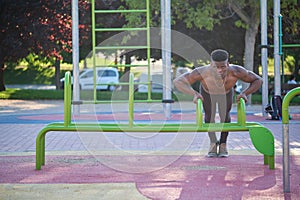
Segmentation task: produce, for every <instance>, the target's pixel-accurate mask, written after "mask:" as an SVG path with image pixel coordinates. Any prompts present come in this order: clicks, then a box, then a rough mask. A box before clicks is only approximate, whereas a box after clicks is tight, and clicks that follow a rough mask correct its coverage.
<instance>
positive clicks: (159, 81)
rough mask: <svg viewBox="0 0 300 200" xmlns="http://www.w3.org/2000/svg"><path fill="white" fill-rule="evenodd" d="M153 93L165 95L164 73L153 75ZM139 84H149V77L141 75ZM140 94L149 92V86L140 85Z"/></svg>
mask: <svg viewBox="0 0 300 200" xmlns="http://www.w3.org/2000/svg"><path fill="white" fill-rule="evenodd" d="M151 80H152V82H151V89H152V90H151V92H154V93H163V89H164V87H163V74H162V73H154V74H152V75H151ZM139 82H144V83H145V82H148V75H147V74H141V76H140V78H139ZM138 92H145V93H146V92H148V85H147V84H139V85H138Z"/></svg>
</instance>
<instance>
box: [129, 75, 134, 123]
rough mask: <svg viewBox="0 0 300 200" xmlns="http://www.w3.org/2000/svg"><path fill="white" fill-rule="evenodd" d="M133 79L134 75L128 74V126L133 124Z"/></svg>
mask: <svg viewBox="0 0 300 200" xmlns="http://www.w3.org/2000/svg"><path fill="white" fill-rule="evenodd" d="M133 80H134V75H133V73H130V74H129V99H128V100H129V112H128V114H129V127H132V126H133V120H134V113H133V112H134V108H133V106H134V104H133V101H134V84H133Z"/></svg>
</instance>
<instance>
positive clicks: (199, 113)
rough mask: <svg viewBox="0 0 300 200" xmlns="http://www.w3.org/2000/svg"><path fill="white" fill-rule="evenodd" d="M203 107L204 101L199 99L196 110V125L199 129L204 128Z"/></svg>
mask: <svg viewBox="0 0 300 200" xmlns="http://www.w3.org/2000/svg"><path fill="white" fill-rule="evenodd" d="M202 111H203V105H202V101H201V99H198V102H197V108H196V115H197V116H196V119H197V121H196V123H197V126H198V127H202V126H203V112H202Z"/></svg>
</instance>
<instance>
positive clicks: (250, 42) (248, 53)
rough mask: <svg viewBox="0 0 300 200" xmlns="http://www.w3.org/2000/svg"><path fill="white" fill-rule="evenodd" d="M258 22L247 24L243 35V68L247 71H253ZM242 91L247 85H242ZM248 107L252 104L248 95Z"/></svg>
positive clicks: (250, 96)
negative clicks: (247, 26)
mask: <svg viewBox="0 0 300 200" xmlns="http://www.w3.org/2000/svg"><path fill="white" fill-rule="evenodd" d="M258 27H259V22H255V20H253V22H252V23H251V24H249V28H248V29H247V30H246V34H245V52H244V67H245V68H246V69H247V70H249V71H253V67H254V66H253V65H254V52H255V39H256V35H257V32H258ZM242 85H243V89H245V88H247V87H248V85H249V84H248V83H244V82H243V83H242ZM247 98H248V102H247V104H248V105H251V104H252V101H251V98H252V95H251V94H250V95H248V97H247Z"/></svg>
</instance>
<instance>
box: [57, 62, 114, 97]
mask: <svg viewBox="0 0 300 200" xmlns="http://www.w3.org/2000/svg"><path fill="white" fill-rule="evenodd" d="M96 72H97V74H96V79H97V80H96V84H97V86H96V89H97V90H109V91H114V90H115V89H116V84H118V83H119V72H118V70H117V69H116V68H112V67H105V68H103V67H97V68H96ZM60 82H61V86H62V88H63V87H64V82H65V78H62V79H60ZM72 84H73V77H72ZM79 87H80V89H82V90H92V89H94V70H93V69H92V68H88V69H84V70H83V71H81V72H80V73H79Z"/></svg>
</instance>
